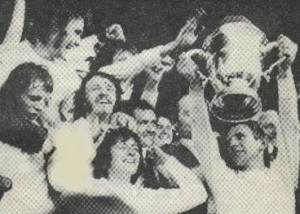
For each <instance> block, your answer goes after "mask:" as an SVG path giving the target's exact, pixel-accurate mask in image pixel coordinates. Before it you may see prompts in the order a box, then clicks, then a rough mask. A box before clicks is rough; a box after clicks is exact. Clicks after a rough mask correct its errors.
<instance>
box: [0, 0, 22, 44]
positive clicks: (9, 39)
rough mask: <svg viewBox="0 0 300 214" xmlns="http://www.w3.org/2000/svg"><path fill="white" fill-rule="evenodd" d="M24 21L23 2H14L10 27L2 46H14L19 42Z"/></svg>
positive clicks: (19, 0)
mask: <svg viewBox="0 0 300 214" xmlns="http://www.w3.org/2000/svg"><path fill="white" fill-rule="evenodd" d="M24 21H25V0H16V2H15V7H14V11H13V14H12V19H11V23H10V26H9V28H8V30H7V32H6V35H5V38H4V40H3V44H4V45H15V44H18V43H19V42H20V41H21V38H22V33H23V28H24Z"/></svg>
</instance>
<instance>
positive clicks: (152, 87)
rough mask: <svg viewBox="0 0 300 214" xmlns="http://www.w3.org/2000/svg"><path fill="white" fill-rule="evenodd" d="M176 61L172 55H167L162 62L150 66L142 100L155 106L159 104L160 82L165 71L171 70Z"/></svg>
mask: <svg viewBox="0 0 300 214" xmlns="http://www.w3.org/2000/svg"><path fill="white" fill-rule="evenodd" d="M174 63H175V62H174V60H173V59H172V58H171V57H170V56H165V57H164V58H162V60H161V61H160V62H157V63H156V64H155V65H153V66H152V67H151V68H149V69H150V71H148V72H147V74H148V76H147V80H146V85H145V87H144V90H143V94H142V96H141V100H145V101H147V102H148V103H150V104H151V105H152V107H153V108H155V107H156V104H157V99H158V95H159V92H158V86H159V83H160V81H161V79H162V77H163V75H164V73H166V72H169V71H170V70H171V69H172V68H173V66H174Z"/></svg>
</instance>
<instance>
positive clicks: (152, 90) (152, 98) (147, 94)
mask: <svg viewBox="0 0 300 214" xmlns="http://www.w3.org/2000/svg"><path fill="white" fill-rule="evenodd" d="M158 95H159V93H158V83H155V84H154V85H153V84H151V83H148V82H147V83H146V85H145V88H144V91H143V94H142V96H141V100H145V101H147V102H148V103H149V104H150V105H151V106H152V107H153V108H155V107H156V103H157V99H158Z"/></svg>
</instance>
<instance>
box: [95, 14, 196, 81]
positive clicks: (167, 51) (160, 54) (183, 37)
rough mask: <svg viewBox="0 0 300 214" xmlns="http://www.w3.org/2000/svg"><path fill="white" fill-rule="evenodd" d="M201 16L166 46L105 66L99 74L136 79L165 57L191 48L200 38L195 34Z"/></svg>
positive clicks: (191, 21)
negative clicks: (135, 77)
mask: <svg viewBox="0 0 300 214" xmlns="http://www.w3.org/2000/svg"><path fill="white" fill-rule="evenodd" d="M199 16H200V15H199V14H198V15H197V16H194V17H192V18H190V19H189V20H187V22H186V24H185V25H184V26H183V27H182V29H181V30H180V32H179V34H178V36H177V38H176V39H175V40H174V41H172V42H170V43H168V44H166V45H161V46H157V47H154V48H151V49H148V50H144V51H142V52H141V53H140V54H137V55H135V56H132V57H130V58H128V59H127V60H125V61H122V62H116V63H114V64H112V65H108V66H104V67H102V68H100V69H99V72H103V73H108V74H110V75H113V76H115V77H116V78H118V79H127V78H129V77H131V78H132V77H134V76H135V75H137V74H139V73H140V72H142V71H143V70H146V69H147V68H150V67H151V66H153V65H154V64H155V63H157V62H158V61H159V62H160V61H161V60H162V59H163V58H164V57H165V56H167V55H172V54H174V53H176V52H178V51H181V50H182V49H183V48H187V47H190V46H191V45H193V44H194V43H195V41H196V40H197V38H198V36H197V35H196V34H195V31H196V29H197V26H198V23H199Z"/></svg>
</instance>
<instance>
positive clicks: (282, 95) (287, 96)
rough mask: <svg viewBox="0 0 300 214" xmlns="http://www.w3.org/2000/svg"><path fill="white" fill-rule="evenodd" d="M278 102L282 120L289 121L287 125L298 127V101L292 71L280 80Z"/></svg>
mask: <svg viewBox="0 0 300 214" xmlns="http://www.w3.org/2000/svg"><path fill="white" fill-rule="evenodd" d="M278 97H279V99H278V102H279V117H280V120H283V121H289V122H288V123H286V124H285V125H294V126H298V123H299V122H298V100H297V91H296V87H295V82H294V79H293V74H292V70H291V69H289V70H288V71H287V72H286V73H285V75H281V76H280V77H279V78H278Z"/></svg>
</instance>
